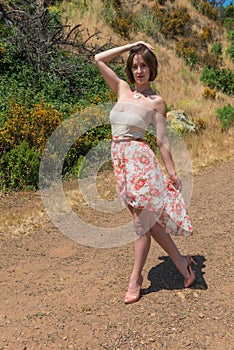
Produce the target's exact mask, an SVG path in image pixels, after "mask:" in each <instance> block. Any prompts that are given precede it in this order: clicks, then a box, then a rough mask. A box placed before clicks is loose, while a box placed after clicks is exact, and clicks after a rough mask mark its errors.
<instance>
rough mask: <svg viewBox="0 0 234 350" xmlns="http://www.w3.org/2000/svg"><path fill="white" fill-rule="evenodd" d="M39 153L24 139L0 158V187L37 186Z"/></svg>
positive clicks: (26, 187) (27, 187)
mask: <svg viewBox="0 0 234 350" xmlns="http://www.w3.org/2000/svg"><path fill="white" fill-rule="evenodd" d="M39 163H40V160H39V155H38V153H37V150H36V149H35V148H34V147H33V148H30V147H29V144H28V143H27V142H26V141H23V142H22V143H21V144H19V145H18V146H16V147H15V148H14V149H12V150H10V151H9V152H7V153H5V154H4V155H3V157H2V158H1V159H0V164H1V166H0V189H1V190H6V189H8V190H9V189H29V188H34V189H36V188H38V172H39Z"/></svg>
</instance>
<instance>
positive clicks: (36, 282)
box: [0, 160, 234, 350]
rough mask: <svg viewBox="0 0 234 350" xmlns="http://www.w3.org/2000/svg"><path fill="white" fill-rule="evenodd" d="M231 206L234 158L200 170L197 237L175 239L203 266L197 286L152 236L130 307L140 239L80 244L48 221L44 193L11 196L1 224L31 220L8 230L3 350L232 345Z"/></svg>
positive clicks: (1, 294) (1, 259) (0, 259)
mask: <svg viewBox="0 0 234 350" xmlns="http://www.w3.org/2000/svg"><path fill="white" fill-rule="evenodd" d="M32 208H34V212H33V215H31V214H30V213H31V210H32ZM233 209H234V161H233V160H231V161H228V162H225V163H222V164H219V165H217V166H215V167H213V168H209V169H206V170H205V171H203V172H202V173H201V174H200V175H198V176H196V177H195V179H194V191H193V196H192V201H191V204H190V208H189V213H190V216H191V218H192V222H193V226H194V228H195V234H194V236H193V237H190V238H179V237H178V238H176V243H177V244H178V246H179V247H180V249H181V251H182V253H183V254H191V255H192V256H193V257H194V260H195V261H196V262H197V267H196V274H197V280H196V283H195V284H194V286H193V287H192V288H189V289H186V290H185V289H183V287H182V285H183V280H182V276H180V274H179V273H178V272H177V271H176V269H175V268H174V267H173V265H172V263H171V261H170V260H169V259H168V257H167V256H166V255H165V253H164V252H163V251H162V250H161V248H159V247H158V245H157V244H156V243H154V242H153V244H152V248H151V251H150V254H149V256H148V259H147V263H146V265H145V268H144V282H143V288H144V289H143V294H144V295H143V296H142V298H141V299H140V301H139V302H138V303H136V304H132V305H127V306H126V305H124V304H123V296H124V293H125V289H126V287H127V281H128V277H129V273H130V271H131V267H132V252H133V250H132V249H133V246H132V244H128V245H124V246H121V247H118V248H111V249H95V248H90V247H85V246H82V245H79V244H78V243H77V242H74V241H72V240H70V239H69V238H67V237H65V236H64V235H63V234H61V233H60V232H59V230H58V229H57V228H56V227H54V226H53V224H52V223H51V222H50V221H49V220H48V218H46V215H45V214H44V213H43V209H42V207H41V203H40V196H38V195H32V196H28V195H25V196H23V195H22V196H21V197H17V196H16V197H9V198H6V199H4V198H3V204H2V207H1V215H0V219H1V220H2V223H3V220H4V218H7V220H8V222H9V221H10V218H11V216H12V215H15V216H16V215H18V218H19V217H20V216H22V217H24V220H23V224H22V223H21V225H20V228H19V227H18V226H17V230H18V233H17V234H15V232H14V230H16V226H12V227H11V229H10V230H11V232H10V231H9V232H8V233H7V234H5V232H3V229H4V227H6V226H4V225H3V224H2V228H1V230H0V231H2V236H3V241H2V243H1V251H0V281H1V282H0V283H1V288H0V300H1V307H0V350H6V349H10V350H41V349H43V350H47V349H54V350H59V349H64V350H65V349H73V350H75V349H76V350H88V349H90V350H101V349H102V350H103V349H108V350H117V349H120V350H125V349H126V350H131V349H134V350H154V349H166V350H169V349H170V350H181V349H195V350H205V349H209V350H231V349H233V348H234V341H233V314H234V312H233V298H232V292H233V280H232V278H233V234H234V215H233V214H234V210H233ZM27 213H28V220H26V218H27ZM29 214H30V215H29Z"/></svg>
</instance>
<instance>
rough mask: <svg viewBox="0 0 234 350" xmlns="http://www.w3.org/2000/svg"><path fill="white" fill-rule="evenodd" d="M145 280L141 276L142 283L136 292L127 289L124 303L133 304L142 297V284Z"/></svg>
mask: <svg viewBox="0 0 234 350" xmlns="http://www.w3.org/2000/svg"><path fill="white" fill-rule="evenodd" d="M142 282H143V277H142V276H141V279H140V283H139V284H138V287H137V289H136V291H135V292H134V293H131V292H129V291H127V293H126V295H125V297H124V304H133V303H136V302H137V301H138V300H139V299H140V297H141V285H142Z"/></svg>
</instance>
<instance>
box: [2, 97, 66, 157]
mask: <svg viewBox="0 0 234 350" xmlns="http://www.w3.org/2000/svg"><path fill="white" fill-rule="evenodd" d="M62 120H63V115H62V113H60V112H58V111H57V110H56V109H53V108H52V107H51V106H50V105H48V104H44V103H37V104H35V105H34V106H33V108H32V109H30V110H28V109H27V107H26V106H20V105H19V104H17V103H14V104H12V106H11V107H10V110H9V115H8V118H7V120H6V122H5V123H4V125H3V126H2V127H1V128H0V144H1V151H6V150H9V149H12V148H14V147H15V146H17V145H19V144H20V143H21V142H22V141H27V142H28V144H29V145H30V146H31V147H35V148H36V149H37V151H38V152H39V153H41V152H42V150H43V148H44V145H45V143H46V141H47V139H48V137H49V136H50V135H51V134H52V132H53V131H54V130H55V128H56V127H57V126H58V125H59V124H60V123H61V122H62Z"/></svg>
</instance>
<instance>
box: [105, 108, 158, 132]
mask: <svg viewBox="0 0 234 350" xmlns="http://www.w3.org/2000/svg"><path fill="white" fill-rule="evenodd" d="M154 114H155V111H153V110H152V109H150V108H148V107H144V106H140V105H137V104H134V103H127V102H117V103H116V104H115V106H114V107H113V109H112V110H111V112H110V123H111V131H112V137H113V138H116V137H117V138H124V137H133V138H143V137H144V134H145V131H146V130H147V128H148V127H149V125H150V124H151V123H152V122H153V116H154Z"/></svg>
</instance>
